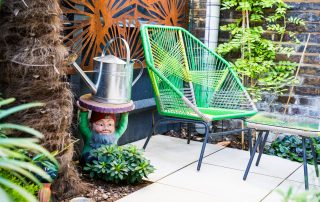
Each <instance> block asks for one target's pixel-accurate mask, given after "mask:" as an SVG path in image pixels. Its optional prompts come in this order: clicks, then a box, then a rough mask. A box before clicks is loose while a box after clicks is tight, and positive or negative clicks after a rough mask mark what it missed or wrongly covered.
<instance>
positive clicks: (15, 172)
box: [0, 98, 58, 202]
mask: <svg viewBox="0 0 320 202" xmlns="http://www.w3.org/2000/svg"><path fill="white" fill-rule="evenodd" d="M14 101H15V99H13V98H10V99H5V100H0V108H1V107H3V106H5V105H8V104H11V103H13V102H14ZM40 106H43V105H42V104H40V103H29V104H22V105H19V106H15V107H11V108H8V109H2V110H0V134H1V137H0V198H1V199H2V201H11V199H12V197H14V196H13V195H14V194H19V195H20V196H21V197H22V198H24V199H25V200H26V201H29V202H36V201H37V199H36V197H35V196H34V195H33V193H30V192H28V190H26V189H25V188H24V187H23V184H25V182H30V183H34V184H36V185H38V186H40V187H41V186H42V184H41V182H40V181H39V179H37V177H36V175H37V176H40V177H41V178H43V179H46V180H47V181H51V178H50V176H49V175H48V174H47V173H46V172H45V171H43V170H42V169H41V168H39V167H38V166H36V165H35V164H34V163H32V159H31V158H30V157H29V156H30V154H37V153H42V154H43V155H45V156H46V157H47V158H48V159H50V161H51V162H53V163H54V164H55V165H56V166H58V162H57V160H56V159H55V158H54V157H53V156H52V155H51V154H50V153H49V152H48V151H47V150H45V149H44V148H43V147H41V146H40V145H38V142H39V138H42V137H43V135H42V134H41V133H40V132H38V131H36V130H34V129H32V128H29V127H27V126H23V125H19V124H14V123H3V122H2V121H3V119H4V118H6V117H8V116H10V115H11V114H14V113H17V112H20V111H22V110H26V109H29V108H31V107H40ZM14 131H20V132H23V133H25V134H28V135H29V136H30V137H26V138H24V137H23V138H16V137H10V135H12V133H13V132H14ZM8 173H9V174H10V176H15V177H16V178H12V177H10V178H7V177H8ZM13 179H14V180H13ZM19 180H20V181H22V182H24V183H19ZM8 189H9V190H14V192H11V191H8Z"/></svg>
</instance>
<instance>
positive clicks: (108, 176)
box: [84, 145, 154, 184]
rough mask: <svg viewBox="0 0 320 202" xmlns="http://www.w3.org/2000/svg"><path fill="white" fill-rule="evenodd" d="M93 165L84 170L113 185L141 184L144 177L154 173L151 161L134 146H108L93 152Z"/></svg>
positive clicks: (91, 175)
mask: <svg viewBox="0 0 320 202" xmlns="http://www.w3.org/2000/svg"><path fill="white" fill-rule="evenodd" d="M90 158H91V159H92V162H91V163H87V165H86V166H85V167H84V170H86V171H88V172H89V173H90V177H92V178H93V177H96V178H99V179H104V180H106V181H108V182H113V183H129V184H134V183H139V182H141V181H142V178H143V177H147V175H148V174H150V173H152V172H153V171H154V167H153V166H152V165H151V164H150V161H149V160H147V159H146V158H144V157H143V156H142V151H141V150H139V149H138V148H137V147H135V146H133V145H129V146H123V147H120V146H116V145H106V146H101V147H99V148H98V149H95V150H92V151H91V153H90Z"/></svg>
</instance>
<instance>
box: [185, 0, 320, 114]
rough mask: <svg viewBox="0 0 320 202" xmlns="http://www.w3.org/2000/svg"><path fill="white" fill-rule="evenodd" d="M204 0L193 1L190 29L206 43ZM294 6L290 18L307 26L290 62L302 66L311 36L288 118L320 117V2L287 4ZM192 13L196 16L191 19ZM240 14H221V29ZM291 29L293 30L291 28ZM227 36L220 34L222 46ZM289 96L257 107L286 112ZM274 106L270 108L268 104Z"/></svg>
mask: <svg viewBox="0 0 320 202" xmlns="http://www.w3.org/2000/svg"><path fill="white" fill-rule="evenodd" d="M205 2H206V1H205V0H194V2H193V4H192V5H191V8H192V9H193V10H192V11H191V15H190V16H191V19H190V29H191V32H192V33H193V34H195V35H196V36H197V37H198V38H200V39H201V40H204V27H205V16H206V14H205V5H206V3H205ZM286 2H287V3H288V4H289V5H291V6H292V9H291V10H290V11H288V16H295V17H300V18H302V19H303V20H305V22H306V28H305V29H303V30H300V31H301V33H300V34H298V35H297V37H298V38H299V40H300V41H301V44H299V45H293V44H288V43H287V42H284V43H285V44H286V45H288V46H293V47H294V48H295V51H296V53H295V54H293V55H292V56H291V57H290V60H291V61H295V62H299V60H300V57H301V53H302V51H303V49H304V45H305V42H306V40H307V36H308V33H311V37H310V41H309V45H308V48H307V50H306V54H305V59H304V61H303V64H302V66H301V70H300V73H299V84H297V86H295V88H294V94H293V96H292V99H291V102H290V105H289V107H288V113H289V114H299V115H304V116H315V117H316V116H317V117H320V1H319V0H304V1H302V0H291V1H286ZM192 12H193V15H192ZM237 15H238V14H237V13H236V12H232V11H231V12H230V11H221V13H220V25H224V24H227V23H229V22H232V21H233V20H234V18H235V17H236V16H237ZM289 29H292V28H290V27H289ZM228 38H229V35H228V33H226V32H220V33H219V43H222V42H225V41H227V40H228ZM287 98H288V93H287V94H284V95H283V96H276V97H275V96H274V95H272V94H270V95H266V96H265V97H264V99H263V101H262V102H260V103H258V108H260V109H261V110H268V111H269V110H270V111H277V112H283V110H284V106H285V103H286V102H287ZM272 100H273V102H272V104H271V105H269V103H270V102H271V101H272Z"/></svg>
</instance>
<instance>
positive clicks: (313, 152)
mask: <svg viewBox="0 0 320 202" xmlns="http://www.w3.org/2000/svg"><path fill="white" fill-rule="evenodd" d="M310 144H311V152H312V156H313V163H314V168H315V170H316V175H317V177H319V169H318V160H317V157H318V156H317V153H316V151H315V149H314V145H313V141H312V139H311V138H310Z"/></svg>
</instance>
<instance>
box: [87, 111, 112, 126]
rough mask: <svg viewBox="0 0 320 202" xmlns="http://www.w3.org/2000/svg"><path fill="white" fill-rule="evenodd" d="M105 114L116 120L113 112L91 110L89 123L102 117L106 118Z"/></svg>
mask: <svg viewBox="0 0 320 202" xmlns="http://www.w3.org/2000/svg"><path fill="white" fill-rule="evenodd" d="M106 116H109V117H110V118H112V119H113V121H114V122H116V116H115V115H114V114H106V113H100V112H95V111H92V113H91V117H90V123H94V122H97V121H99V120H101V119H104V118H106Z"/></svg>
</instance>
